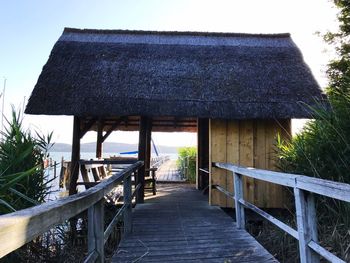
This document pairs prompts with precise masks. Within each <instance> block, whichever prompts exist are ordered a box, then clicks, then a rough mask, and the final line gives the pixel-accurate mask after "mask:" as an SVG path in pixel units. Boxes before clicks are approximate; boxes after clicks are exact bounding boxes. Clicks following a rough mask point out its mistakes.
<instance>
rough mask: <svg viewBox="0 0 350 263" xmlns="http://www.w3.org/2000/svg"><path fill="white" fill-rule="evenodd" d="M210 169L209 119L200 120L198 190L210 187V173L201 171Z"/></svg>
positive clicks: (198, 130)
mask: <svg viewBox="0 0 350 263" xmlns="http://www.w3.org/2000/svg"><path fill="white" fill-rule="evenodd" d="M200 168H202V169H208V168H209V119H198V128H197V180H196V181H197V189H200V190H202V189H204V188H206V187H207V186H208V185H209V176H208V173H205V172H203V171H201V170H199V169H200Z"/></svg>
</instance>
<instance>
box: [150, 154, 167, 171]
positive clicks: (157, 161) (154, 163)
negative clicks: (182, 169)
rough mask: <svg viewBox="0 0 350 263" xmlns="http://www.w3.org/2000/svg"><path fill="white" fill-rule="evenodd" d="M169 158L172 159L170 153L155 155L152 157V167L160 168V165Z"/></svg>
mask: <svg viewBox="0 0 350 263" xmlns="http://www.w3.org/2000/svg"><path fill="white" fill-rule="evenodd" d="M168 160H170V156H169V155H162V156H157V157H153V158H151V167H152V168H159V166H161V165H162V164H163V163H165V162H166V161H168Z"/></svg>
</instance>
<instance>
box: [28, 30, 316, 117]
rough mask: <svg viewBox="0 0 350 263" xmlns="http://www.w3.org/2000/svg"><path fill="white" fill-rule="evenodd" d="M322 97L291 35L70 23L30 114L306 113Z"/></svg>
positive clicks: (38, 87)
mask: <svg viewBox="0 0 350 263" xmlns="http://www.w3.org/2000/svg"><path fill="white" fill-rule="evenodd" d="M321 97H322V95H321V91H320V89H319V87H318V85H317V83H316V81H315V79H314V77H313V76H312V74H311V72H310V69H309V68H308V66H307V65H306V64H305V63H304V61H303V58H302V55H301V53H300V51H299V49H298V48H297V47H296V45H295V44H294V43H293V41H292V39H291V38H290V35H289V34H275V35H258V34H232V33H198V32H149V31H121V30H118V31H116V30H78V29H69V28H66V29H65V30H64V32H63V34H62V36H61V37H60V39H59V40H58V41H57V43H56V44H55V46H54V47H53V50H52V52H51V55H50V57H49V60H48V62H47V63H46V65H45V66H44V68H43V70H42V73H41V74H40V77H39V79H38V82H37V84H36V86H35V88H34V90H33V93H32V95H31V97H30V99H29V102H28V105H27V109H26V113H30V114H47V115H75V116H81V117H86V116H95V117H108V116H130V115H133V116H138V115H145V116H175V117H203V118H222V119H253V118H304V117H308V116H309V114H308V112H307V110H305V108H306V107H305V104H311V105H312V104H314V102H315V99H320V98H321Z"/></svg>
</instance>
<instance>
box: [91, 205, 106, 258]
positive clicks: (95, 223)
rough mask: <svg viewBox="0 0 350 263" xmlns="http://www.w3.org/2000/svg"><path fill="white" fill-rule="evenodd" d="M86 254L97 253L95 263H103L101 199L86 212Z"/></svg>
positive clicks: (102, 210) (102, 213)
mask: <svg viewBox="0 0 350 263" xmlns="http://www.w3.org/2000/svg"><path fill="white" fill-rule="evenodd" d="M88 220H89V221H88V222H89V223H88V253H89V254H92V253H94V251H96V252H97V254H98V257H97V260H96V261H95V262H100V263H103V262H104V261H105V256H104V250H105V249H104V244H105V242H104V234H103V233H104V199H101V200H100V201H98V202H97V203H96V204H94V205H93V206H91V207H90V208H89V210H88Z"/></svg>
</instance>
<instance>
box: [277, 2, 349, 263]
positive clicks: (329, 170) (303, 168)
mask: <svg viewBox="0 0 350 263" xmlns="http://www.w3.org/2000/svg"><path fill="white" fill-rule="evenodd" d="M334 2H335V4H336V6H337V7H338V8H339V9H340V12H339V15H338V20H339V32H336V33H327V34H326V35H325V36H324V39H325V41H326V42H328V43H329V44H331V45H333V46H334V48H335V50H336V52H337V55H338V58H336V59H334V60H333V61H331V62H330V64H329V67H328V71H327V73H328V76H329V87H328V88H327V90H326V92H327V96H328V98H329V101H330V106H331V107H330V109H327V108H325V107H323V106H322V105H320V107H318V108H317V109H312V111H313V113H314V117H315V119H314V120H312V121H310V122H308V123H307V125H306V126H305V128H304V129H303V131H302V132H301V133H300V134H298V135H297V136H295V137H294V138H292V140H291V141H290V142H283V141H281V140H280V139H279V140H278V142H277V146H278V156H279V161H278V165H279V167H280V168H281V169H282V170H283V171H285V172H291V173H299V174H304V175H309V176H314V177H318V178H322V179H328V180H333V181H339V182H344V183H350V173H349V171H350V55H349V54H350V2H349V1H345V0H336V1H334ZM317 212H318V220H319V230H320V240H321V243H323V245H324V246H326V247H328V248H331V249H332V252H335V253H337V254H338V255H340V256H341V257H342V258H344V259H345V260H346V261H348V260H350V251H349V247H350V233H349V232H348V229H350V205H349V203H346V202H339V201H336V200H333V199H330V198H323V197H318V199H317Z"/></svg>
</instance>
